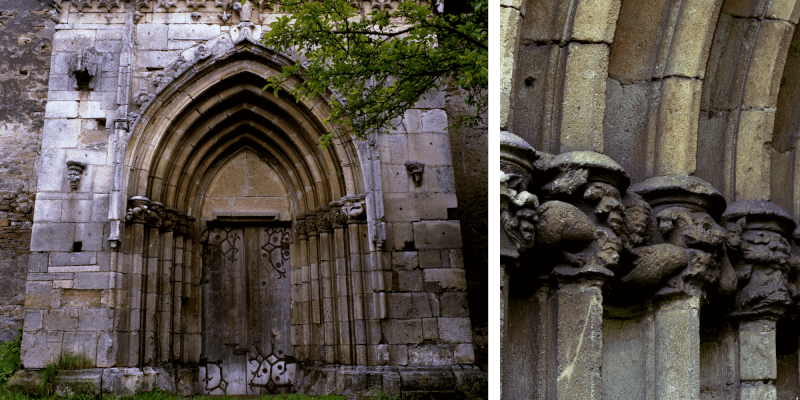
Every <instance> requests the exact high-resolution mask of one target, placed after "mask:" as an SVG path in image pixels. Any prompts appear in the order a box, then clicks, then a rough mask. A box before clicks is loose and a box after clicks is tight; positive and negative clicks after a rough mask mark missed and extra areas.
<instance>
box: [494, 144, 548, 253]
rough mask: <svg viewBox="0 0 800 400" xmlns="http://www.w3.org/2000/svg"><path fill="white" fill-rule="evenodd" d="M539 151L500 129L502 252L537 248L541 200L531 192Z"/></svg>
mask: <svg viewBox="0 0 800 400" xmlns="http://www.w3.org/2000/svg"><path fill="white" fill-rule="evenodd" d="M538 159H539V154H538V153H537V152H536V151H535V150H534V149H533V147H531V146H530V145H529V144H528V143H527V142H525V141H524V140H522V138H520V137H519V136H517V135H514V134H513V133H510V132H506V131H501V132H500V255H501V256H503V257H511V258H514V259H516V258H518V257H519V256H520V253H522V252H524V251H525V250H527V249H530V248H531V247H533V243H534V239H535V235H536V233H535V226H534V224H535V222H536V219H537V216H536V212H535V210H536V207H538V206H539V199H538V198H537V197H536V196H535V195H533V194H531V193H529V192H528V191H527V189H528V184H529V182H530V180H531V172H532V170H533V162H535V161H536V160H538Z"/></svg>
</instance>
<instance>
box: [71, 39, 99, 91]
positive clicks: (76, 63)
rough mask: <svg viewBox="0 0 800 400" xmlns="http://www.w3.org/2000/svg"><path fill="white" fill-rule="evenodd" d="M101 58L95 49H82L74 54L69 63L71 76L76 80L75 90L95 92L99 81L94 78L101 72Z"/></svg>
mask: <svg viewBox="0 0 800 400" xmlns="http://www.w3.org/2000/svg"><path fill="white" fill-rule="evenodd" d="M99 63H100V56H98V55H97V53H96V52H95V51H94V47H89V48H86V49H81V51H80V52H79V53H77V54H73V55H72V57H71V58H70V61H69V76H70V77H73V78H75V86H74V88H75V90H81V89H85V90H94V87H95V82H96V81H97V79H94V77H95V76H96V75H97V72H98V70H99Z"/></svg>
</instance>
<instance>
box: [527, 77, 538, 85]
mask: <svg viewBox="0 0 800 400" xmlns="http://www.w3.org/2000/svg"><path fill="white" fill-rule="evenodd" d="M533 82H536V79H534V77H532V76H529V77H527V78H525V86H533Z"/></svg>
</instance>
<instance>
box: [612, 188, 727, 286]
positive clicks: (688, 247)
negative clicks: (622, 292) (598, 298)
mask: <svg viewBox="0 0 800 400" xmlns="http://www.w3.org/2000/svg"><path fill="white" fill-rule="evenodd" d="M630 190H631V191H632V192H634V193H637V194H639V195H640V196H641V197H642V198H643V199H644V200H645V201H647V203H648V204H649V205H650V207H651V208H652V217H651V218H652V221H653V222H654V224H655V226H657V234H656V236H655V237H654V238H653V241H652V242H651V243H648V244H647V245H645V246H641V247H636V248H633V249H632V250H631V253H632V254H633V257H634V260H633V269H632V270H630V271H629V272H628V273H627V274H626V275H625V276H623V277H622V278H621V280H622V282H624V283H629V284H635V285H638V286H640V287H652V288H653V289H655V290H657V292H656V294H658V295H670V294H673V293H680V292H687V293H688V292H692V291H695V290H696V289H698V288H701V287H702V286H703V285H706V284H710V283H718V285H719V286H718V288H719V291H720V292H722V293H731V292H733V290H735V288H736V281H735V280H736V278H735V276H734V274H733V267H732V266H731V265H730V261H729V260H728V258H727V257H726V256H725V249H724V242H725V238H726V231H725V230H724V229H723V228H722V227H721V226H720V225H719V224H718V223H717V220H718V219H719V218H720V214H721V212H722V210H724V209H725V199H724V198H723V197H722V195H721V194H720V193H719V192H718V191H717V190H716V189H715V188H714V187H713V186H711V184H709V183H708V182H706V181H704V180H702V179H700V178H697V177H694V176H679V175H670V176H659V177H655V178H650V179H647V180H645V181H644V182H642V183H639V184H637V185H635V186H633V187H631V189H630Z"/></svg>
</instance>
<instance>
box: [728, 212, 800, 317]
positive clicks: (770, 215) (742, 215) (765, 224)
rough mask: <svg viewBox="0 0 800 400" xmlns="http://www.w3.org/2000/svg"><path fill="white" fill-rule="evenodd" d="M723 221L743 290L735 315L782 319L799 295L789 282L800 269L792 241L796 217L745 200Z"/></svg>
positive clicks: (730, 253)
mask: <svg viewBox="0 0 800 400" xmlns="http://www.w3.org/2000/svg"><path fill="white" fill-rule="evenodd" d="M722 218H723V219H724V221H725V229H726V230H727V233H728V236H727V240H726V244H727V249H728V256H729V257H730V258H731V261H732V263H733V268H734V271H735V273H736V278H737V281H738V288H739V289H738V291H737V293H736V299H735V306H736V311H734V313H733V314H732V315H733V316H738V317H776V318H777V317H780V316H781V315H783V313H784V311H785V310H786V308H787V307H788V306H789V305H791V304H792V296H791V293H792V292H793V291H796V290H792V289H794V287H793V286H794V285H792V284H791V283H790V280H789V277H790V276H792V275H796V274H797V268H798V259H797V257H796V256H793V255H792V254H791V253H790V251H791V246H790V244H789V240H788V238H789V237H790V232H792V231H793V230H794V228H795V223H794V221H793V220H792V217H791V216H790V215H789V214H788V213H787V212H786V211H784V210H783V209H782V208H780V207H778V206H777V205H775V204H772V203H770V202H767V201H762V200H745V201H737V202H736V203H733V204H731V205H730V206H728V209H727V210H726V211H725V214H724V215H723V216H722Z"/></svg>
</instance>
